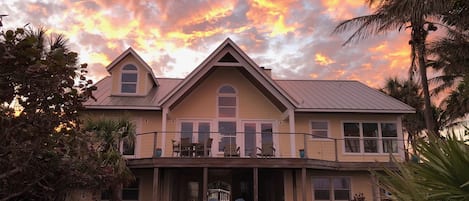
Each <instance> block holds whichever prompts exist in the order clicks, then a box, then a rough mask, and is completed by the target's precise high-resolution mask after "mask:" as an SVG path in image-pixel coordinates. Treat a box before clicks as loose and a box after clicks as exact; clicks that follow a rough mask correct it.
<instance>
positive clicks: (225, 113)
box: [218, 85, 237, 118]
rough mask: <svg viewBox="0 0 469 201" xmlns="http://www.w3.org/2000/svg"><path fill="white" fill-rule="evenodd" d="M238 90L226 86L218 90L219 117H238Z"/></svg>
mask: <svg viewBox="0 0 469 201" xmlns="http://www.w3.org/2000/svg"><path fill="white" fill-rule="evenodd" d="M236 104H237V103H236V90H235V89H234V88H233V87H231V86H229V85H224V86H222V87H220V89H219V90H218V117H224V118H230V117H232V118H235V117H236Z"/></svg>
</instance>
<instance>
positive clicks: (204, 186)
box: [202, 167, 208, 201]
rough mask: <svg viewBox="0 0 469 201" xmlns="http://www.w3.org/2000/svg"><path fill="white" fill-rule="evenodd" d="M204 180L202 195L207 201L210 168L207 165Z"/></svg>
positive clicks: (204, 200)
mask: <svg viewBox="0 0 469 201" xmlns="http://www.w3.org/2000/svg"><path fill="white" fill-rule="evenodd" d="M202 180H203V181H202V182H203V184H202V186H203V187H202V188H203V192H202V193H203V194H202V197H203V201H207V195H208V168H207V167H204V178H203V179H202Z"/></svg>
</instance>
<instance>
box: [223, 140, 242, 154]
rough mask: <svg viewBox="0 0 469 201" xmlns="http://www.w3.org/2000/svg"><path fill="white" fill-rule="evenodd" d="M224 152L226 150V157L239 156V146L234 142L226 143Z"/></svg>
mask: <svg viewBox="0 0 469 201" xmlns="http://www.w3.org/2000/svg"><path fill="white" fill-rule="evenodd" d="M223 152H224V154H223V155H224V156H225V157H233V156H236V157H239V147H238V146H236V144H233V143H231V144H228V145H225V147H224V148H223Z"/></svg>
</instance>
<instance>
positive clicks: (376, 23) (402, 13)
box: [334, 0, 454, 135]
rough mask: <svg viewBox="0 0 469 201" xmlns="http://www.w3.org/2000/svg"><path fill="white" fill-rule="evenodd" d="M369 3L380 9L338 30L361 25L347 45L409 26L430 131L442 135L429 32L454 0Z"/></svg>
mask: <svg viewBox="0 0 469 201" xmlns="http://www.w3.org/2000/svg"><path fill="white" fill-rule="evenodd" d="M367 2H368V3H373V2H374V3H375V5H376V9H375V11H374V12H373V14H371V15H365V16H361V17H356V18H353V19H349V20H345V21H343V22H341V23H340V24H339V25H337V26H336V27H335V29H334V33H340V32H344V31H348V30H350V29H352V28H355V27H357V29H356V30H355V32H354V33H353V34H352V35H351V36H350V37H349V38H348V39H347V40H346V41H345V43H344V45H345V44H348V43H350V42H354V41H360V40H363V39H365V38H368V37H369V36H373V35H379V34H385V33H387V32H390V31H394V30H401V29H403V28H404V29H407V28H409V29H410V30H411V33H410V41H409V44H410V46H411V59H412V62H411V68H410V72H412V73H413V72H415V71H416V69H418V72H419V75H420V82H421V83H420V84H421V85H422V89H423V95H424V103H425V108H424V115H425V125H426V127H427V130H428V131H429V132H433V133H434V134H436V135H438V132H437V131H436V127H435V121H434V118H433V114H432V109H431V101H430V92H429V88H428V78H427V65H426V55H427V52H426V51H427V50H426V40H427V36H428V33H429V31H435V30H436V27H435V25H434V23H432V22H430V21H428V20H430V19H431V18H438V17H440V16H441V14H442V13H445V12H446V11H448V10H449V8H451V4H453V3H454V2H452V1H451V2H448V1H447V0H381V1H376V0H374V1H373V0H367Z"/></svg>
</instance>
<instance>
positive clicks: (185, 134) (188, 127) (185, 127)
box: [181, 122, 193, 142]
mask: <svg viewBox="0 0 469 201" xmlns="http://www.w3.org/2000/svg"><path fill="white" fill-rule="evenodd" d="M192 131H193V124H192V122H182V123H181V138H189V139H190V140H189V141H190V142H192Z"/></svg>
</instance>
